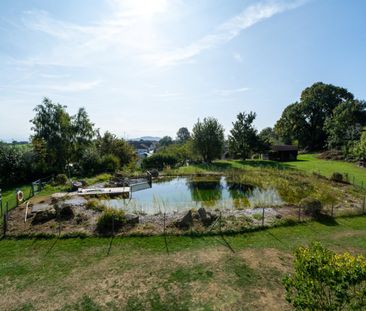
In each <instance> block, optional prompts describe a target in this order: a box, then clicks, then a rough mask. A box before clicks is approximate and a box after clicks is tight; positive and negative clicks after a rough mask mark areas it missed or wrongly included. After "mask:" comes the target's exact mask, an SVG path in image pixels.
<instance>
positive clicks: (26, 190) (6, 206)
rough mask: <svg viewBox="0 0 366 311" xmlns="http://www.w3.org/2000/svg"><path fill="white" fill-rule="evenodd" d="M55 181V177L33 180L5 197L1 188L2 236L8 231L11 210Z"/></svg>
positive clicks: (0, 235)
mask: <svg viewBox="0 0 366 311" xmlns="http://www.w3.org/2000/svg"><path fill="white" fill-rule="evenodd" d="M52 181H53V177H52V176H50V177H46V178H41V179H38V180H36V181H34V182H32V183H31V184H30V185H26V186H22V187H19V188H17V189H16V190H15V191H14V192H13V193H10V194H9V193H8V194H7V196H6V197H5V196H4V195H3V194H2V191H1V189H0V237H4V236H5V235H6V232H7V227H8V219H9V212H10V211H11V210H12V209H14V208H15V207H17V206H18V205H19V204H21V203H22V202H26V201H28V200H29V199H30V198H32V197H33V196H35V195H36V194H37V193H39V192H40V191H42V190H43V189H44V187H45V186H46V185H47V184H49V183H50V182H52Z"/></svg>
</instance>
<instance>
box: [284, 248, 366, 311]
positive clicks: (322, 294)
mask: <svg viewBox="0 0 366 311" xmlns="http://www.w3.org/2000/svg"><path fill="white" fill-rule="evenodd" d="M294 270H295V272H294V273H293V274H292V275H289V276H287V277H285V278H284V280H283V283H284V285H285V290H286V299H287V301H288V302H290V303H291V304H292V305H293V307H294V308H295V310H322V311H323V310H329V311H330V310H363V309H364V308H366V260H365V258H364V257H363V256H352V255H351V254H349V253H344V254H336V253H334V252H332V251H330V250H328V249H326V248H324V247H323V246H322V245H321V244H320V243H313V244H311V245H310V247H299V248H298V249H297V250H296V251H295V261H294Z"/></svg>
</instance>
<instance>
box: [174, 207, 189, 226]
mask: <svg viewBox="0 0 366 311" xmlns="http://www.w3.org/2000/svg"><path fill="white" fill-rule="evenodd" d="M175 225H176V227H178V228H179V229H188V228H190V227H191V226H192V225H193V216H192V211H191V210H189V211H188V213H187V214H185V215H184V216H183V218H182V219H179V220H177V221H176V222H175Z"/></svg>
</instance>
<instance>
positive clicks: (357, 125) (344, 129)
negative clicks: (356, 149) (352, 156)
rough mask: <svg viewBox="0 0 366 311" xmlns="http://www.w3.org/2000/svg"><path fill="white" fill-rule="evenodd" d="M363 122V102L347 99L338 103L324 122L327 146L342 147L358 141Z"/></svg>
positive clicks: (365, 114) (365, 106) (365, 105)
mask: <svg viewBox="0 0 366 311" xmlns="http://www.w3.org/2000/svg"><path fill="white" fill-rule="evenodd" d="M365 123H366V103H365V102H361V101H358V100H348V101H345V102H342V103H341V104H339V105H338V106H337V107H335V108H334V110H333V115H332V116H331V117H329V118H328V119H327V120H326V121H325V124H324V129H325V132H326V134H327V146H328V148H330V149H342V148H343V147H347V146H348V145H349V144H353V143H354V142H355V141H358V140H359V139H360V137H361V131H362V127H363V126H364V125H365Z"/></svg>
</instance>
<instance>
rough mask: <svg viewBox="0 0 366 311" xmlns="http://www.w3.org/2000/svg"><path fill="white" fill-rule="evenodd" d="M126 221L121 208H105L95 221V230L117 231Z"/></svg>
mask: <svg viewBox="0 0 366 311" xmlns="http://www.w3.org/2000/svg"><path fill="white" fill-rule="evenodd" d="M125 223H126V217H125V213H124V212H123V211H121V210H117V209H113V208H108V209H105V210H104V211H103V213H102V215H101V216H100V217H99V218H98V221H97V231H98V232H99V233H102V234H109V233H113V232H117V231H118V230H119V229H121V228H122V227H123V226H124V224H125Z"/></svg>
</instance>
